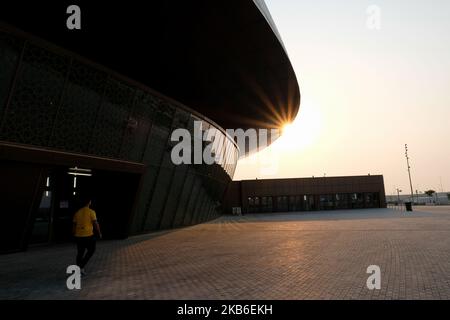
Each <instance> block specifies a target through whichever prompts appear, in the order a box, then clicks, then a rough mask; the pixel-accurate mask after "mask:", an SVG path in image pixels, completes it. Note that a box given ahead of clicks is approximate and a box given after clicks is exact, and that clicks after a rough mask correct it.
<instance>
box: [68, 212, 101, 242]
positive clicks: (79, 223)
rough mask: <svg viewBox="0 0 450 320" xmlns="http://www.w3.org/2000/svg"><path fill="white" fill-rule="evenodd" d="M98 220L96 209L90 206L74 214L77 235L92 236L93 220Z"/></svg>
mask: <svg viewBox="0 0 450 320" xmlns="http://www.w3.org/2000/svg"><path fill="white" fill-rule="evenodd" d="M96 220H97V216H96V215H95V211H94V210H92V209H90V208H89V207H84V208H81V209H80V210H78V211H77V213H75V215H74V216H73V222H74V223H75V224H76V225H75V237H90V236H93V235H94V225H93V222H94V221H96Z"/></svg>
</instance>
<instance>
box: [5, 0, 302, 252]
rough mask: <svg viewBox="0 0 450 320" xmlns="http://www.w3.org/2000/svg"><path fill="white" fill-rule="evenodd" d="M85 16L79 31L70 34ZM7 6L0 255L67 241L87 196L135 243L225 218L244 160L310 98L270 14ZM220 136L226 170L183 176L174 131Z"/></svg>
mask: <svg viewBox="0 0 450 320" xmlns="http://www.w3.org/2000/svg"><path fill="white" fill-rule="evenodd" d="M72 4H79V6H80V8H81V12H82V14H81V19H82V20H81V30H68V29H67V28H66V21H65V19H66V17H67V15H66V8H67V7H68V6H69V5H72ZM146 5H147V6H150V7H151V10H149V9H148V8H146V7H144V5H143V2H142V1H131V2H130V1H128V2H126V4H124V3H123V2H117V3H116V2H113V1H108V2H106V1H105V2H102V1H89V2H87V1H83V2H82V3H81V2H80V1H65V0H62V1H57V2H55V1H51V2H50V1H36V2H30V1H23V0H16V1H3V2H1V3H0V70H1V72H0V177H1V179H0V197H1V201H0V212H1V215H2V220H1V221H2V223H1V225H0V229H1V230H0V252H10V251H16V250H22V249H25V248H26V247H27V246H28V244H30V243H47V242H54V241H66V240H68V239H69V238H70V235H71V225H72V215H73V213H74V212H75V210H76V209H77V199H78V196H79V195H80V194H90V195H92V198H93V199H92V200H93V206H94V209H95V210H96V211H97V216H98V219H99V222H100V223H101V224H102V228H103V234H104V236H105V237H109V238H124V237H127V236H128V235H130V234H138V233H143V232H148V231H151V230H159V229H167V228H174V227H178V226H186V225H192V224H196V223H199V222H202V221H207V220H209V219H212V218H215V217H217V216H219V215H220V214H221V213H222V212H223V206H222V200H223V197H224V192H225V190H226V188H227V186H228V184H229V183H230V182H231V179H232V177H233V174H234V171H235V167H236V162H237V159H238V157H239V150H238V148H237V146H236V144H235V142H234V141H233V140H232V139H230V137H229V136H227V135H226V134H225V132H224V130H223V128H227V129H228V128H244V129H245V128H250V127H256V128H261V127H267V128H273V127H279V126H280V125H281V123H280V119H281V118H280V116H282V121H290V120H292V119H293V118H294V117H295V115H296V114H297V111H298V108H299V104H300V92H299V88H298V84H297V80H296V76H295V73H294V71H293V69H292V66H291V63H290V61H289V58H288V56H287V54H286V52H285V50H284V47H283V44H282V43H281V40H280V38H279V35H278V32H277V31H276V27H275V25H274V24H273V22H272V19H271V18H270V14H269V12H268V11H267V8H266V7H265V5H264V2H263V1H261V0H255V1H251V0H235V1H206V0H203V1H158V2H157V1H150V2H147V4H146ZM196 120H197V121H202V122H203V129H204V130H206V129H208V128H209V127H214V128H217V129H218V132H217V134H216V135H217V136H216V138H217V139H219V138H220V139H222V140H221V141H223V143H222V146H221V148H220V149H219V151H218V153H219V156H220V157H221V158H223V159H227V161H226V162H225V163H224V164H220V163H216V164H214V165H206V164H199V165H189V164H184V165H178V166H177V165H174V164H173V163H172V161H171V158H170V152H171V148H172V147H173V143H171V142H170V135H171V133H172V131H173V130H174V129H176V128H186V129H188V130H190V131H191V132H192V131H193V123H194V121H196Z"/></svg>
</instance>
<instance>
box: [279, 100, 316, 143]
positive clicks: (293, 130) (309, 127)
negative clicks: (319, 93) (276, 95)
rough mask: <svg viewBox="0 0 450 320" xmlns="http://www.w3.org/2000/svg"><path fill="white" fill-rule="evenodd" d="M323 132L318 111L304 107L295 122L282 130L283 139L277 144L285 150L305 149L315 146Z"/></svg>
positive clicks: (284, 126)
mask: <svg viewBox="0 0 450 320" xmlns="http://www.w3.org/2000/svg"><path fill="white" fill-rule="evenodd" d="M320 132H321V117H320V114H319V112H318V110H315V109H314V108H312V107H311V106H302V107H301V109H300V112H299V114H298V115H297V117H296V118H295V120H294V121H293V122H290V123H286V124H284V125H283V126H282V128H281V137H280V138H279V139H278V140H277V141H276V142H275V143H276V144H277V145H278V146H279V147H280V148H282V149H284V150H298V149H303V148H305V147H307V146H309V145H311V144H313V143H314V142H315V141H316V140H317V139H318V137H319V135H320Z"/></svg>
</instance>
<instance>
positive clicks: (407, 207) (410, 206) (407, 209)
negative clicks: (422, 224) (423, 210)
mask: <svg viewBox="0 0 450 320" xmlns="http://www.w3.org/2000/svg"><path fill="white" fill-rule="evenodd" d="M405 207H406V211H413V210H412V202H405Z"/></svg>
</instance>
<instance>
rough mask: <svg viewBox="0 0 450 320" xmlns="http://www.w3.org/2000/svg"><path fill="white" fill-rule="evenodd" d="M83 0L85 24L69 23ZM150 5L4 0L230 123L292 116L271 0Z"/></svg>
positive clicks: (269, 122) (288, 74)
mask: <svg viewBox="0 0 450 320" xmlns="http://www.w3.org/2000/svg"><path fill="white" fill-rule="evenodd" d="M46 2H47V3H46ZM43 3H44V5H43ZM77 3H78V4H79V6H80V8H81V21H82V22H81V24H82V29H81V30H68V29H67V28H65V22H66V21H65V20H66V18H67V14H66V8H67V7H68V6H69V5H71V4H77ZM142 3H143V2H142V1H137V0H135V1H131V0H129V1H127V2H126V3H125V4H126V6H124V4H123V2H113V1H98V0H96V1H89V2H86V1H83V2H82V3H81V1H76V0H71V1H67V0H60V1H58V2H55V1H48V0H45V1H34V2H29V1H24V0H15V1H7V2H6V1H3V2H2V3H1V4H0V20H2V21H4V22H6V23H8V24H10V25H13V26H15V27H17V28H19V29H21V30H22V31H25V32H27V33H30V34H32V35H35V36H37V37H40V38H43V39H45V40H47V41H50V42H52V43H54V44H56V45H58V46H61V47H63V48H65V49H68V50H71V51H73V52H75V53H77V54H79V55H81V56H83V57H85V58H87V59H89V60H92V61H94V62H95V63H98V64H100V65H103V66H105V67H107V68H109V69H112V70H114V71H116V72H118V73H121V74H123V75H125V76H127V77H129V78H132V79H134V80H136V81H139V82H141V83H142V84H144V85H146V86H148V87H150V88H152V89H155V90H157V91H159V92H161V93H163V94H165V95H167V96H169V97H171V98H173V99H175V100H178V101H179V102H181V103H183V104H185V105H187V106H188V107H190V108H192V109H194V110H197V111H198V112H200V113H202V114H204V115H205V116H207V117H208V118H210V119H212V120H213V121H215V122H216V123H218V124H219V125H221V126H222V127H224V128H244V129H245V128H249V127H253V128H271V127H279V126H280V125H281V124H282V123H284V122H288V121H292V120H293V118H294V117H295V116H296V114H297V112H298V109H299V105H300V91H299V88H298V83H297V79H296V75H295V72H294V70H293V68H292V65H291V63H290V61H289V58H288V55H287V53H286V50H285V49H284V46H283V44H282V41H281V38H280V36H279V34H278V31H277V29H276V26H275V24H274V22H273V20H272V18H271V16H270V13H269V11H268V9H267V7H266V5H265V4H264V1H262V0H254V1H252V0H228V1H211V0H197V1H158V2H157V1H148V2H147V4H146V5H145V6H144V5H143V4H142ZM49 17H50V18H49ZM53 17H54V19H53Z"/></svg>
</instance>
